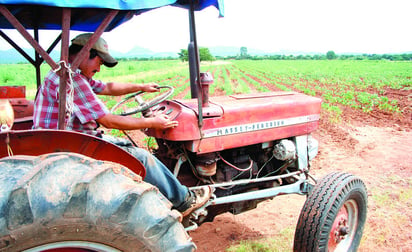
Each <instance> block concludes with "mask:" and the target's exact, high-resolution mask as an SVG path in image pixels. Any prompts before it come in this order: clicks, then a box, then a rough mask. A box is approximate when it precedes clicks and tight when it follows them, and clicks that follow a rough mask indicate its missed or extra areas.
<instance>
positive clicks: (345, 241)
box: [328, 199, 359, 251]
mask: <svg viewBox="0 0 412 252" xmlns="http://www.w3.org/2000/svg"><path fill="white" fill-rule="evenodd" d="M358 216H359V208H358V204H356V201H355V200H353V199H352V200H348V201H346V202H345V203H344V204H343V206H342V208H341V209H340V210H339V212H338V214H337V215H336V218H335V221H334V222H333V225H332V229H331V231H330V234H329V242H328V251H348V249H349V248H350V246H351V244H352V242H353V240H354V238H355V233H356V229H357V227H358V222H359V220H358Z"/></svg>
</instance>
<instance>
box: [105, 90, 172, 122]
mask: <svg viewBox="0 0 412 252" xmlns="http://www.w3.org/2000/svg"><path fill="white" fill-rule="evenodd" d="M158 88H159V90H160V89H168V90H167V91H166V92H163V93H161V94H159V95H157V96H155V97H153V98H152V99H149V100H146V99H144V98H143V96H144V94H146V93H147V92H144V91H139V92H136V93H133V94H130V95H127V96H126V97H125V98H123V99H122V100H121V101H120V102H118V103H117V104H116V105H114V106H113V108H112V109H111V110H110V113H112V114H114V115H122V116H127V115H132V114H136V113H139V112H142V113H143V115H148V114H151V113H147V112H148V110H149V109H151V108H152V107H154V106H156V105H158V104H159V103H161V102H162V101H164V100H166V99H167V98H168V97H169V96H170V95H172V93H173V91H174V89H173V87H170V86H160V87H158ZM136 104H137V105H136Z"/></svg>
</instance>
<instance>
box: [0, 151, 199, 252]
mask: <svg viewBox="0 0 412 252" xmlns="http://www.w3.org/2000/svg"><path fill="white" fill-rule="evenodd" d="M0 185H1V188H0V251H22V250H27V251H193V250H195V245H194V244H193V243H192V242H191V240H190V237H189V236H188V235H187V233H186V231H185V230H184V228H183V226H182V224H181V223H180V222H179V219H180V218H181V215H180V213H178V212H175V211H171V210H170V207H171V204H170V202H169V201H168V200H167V199H165V198H164V197H163V196H162V194H160V193H159V191H158V189H157V188H156V187H154V186H152V185H150V184H148V183H145V182H143V181H141V178H140V177H139V176H138V175H136V174H134V173H133V172H131V171H130V170H129V169H127V168H126V167H124V166H121V165H119V164H116V163H112V162H104V161H97V160H94V159H91V158H88V157H86V156H83V155H79V154H73V153H52V154H46V155H42V156H38V157H32V156H14V157H8V158H3V159H0Z"/></svg>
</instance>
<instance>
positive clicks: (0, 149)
mask: <svg viewBox="0 0 412 252" xmlns="http://www.w3.org/2000/svg"><path fill="white" fill-rule="evenodd" d="M53 152H73V153H78V154H82V155H85V156H88V157H91V158H93V159H97V160H103V161H111V162H114V163H118V164H121V165H124V166H126V167H127V168H129V169H130V170H132V171H133V172H134V173H136V174H137V175H139V176H141V177H142V178H144V177H145V175H146V169H145V167H144V166H143V164H142V163H141V162H140V161H139V160H138V159H136V158H135V157H134V156H133V155H131V154H130V153H128V152H127V151H125V150H123V149H122V148H120V147H118V146H117V145H115V144H112V143H109V142H107V141H104V140H103V139H101V138H98V137H94V136H91V135H88V134H84V133H79V132H74V131H68V130H44V129H41V130H22V131H13V130H12V131H8V132H2V133H0V158H3V157H7V156H10V155H31V156H39V155H43V154H47V153H53Z"/></svg>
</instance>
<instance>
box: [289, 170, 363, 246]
mask: <svg viewBox="0 0 412 252" xmlns="http://www.w3.org/2000/svg"><path fill="white" fill-rule="evenodd" d="M366 213H367V192H366V187H365V185H364V183H363V182H362V180H360V179H359V178H357V177H355V176H353V175H350V174H347V173H341V172H336V173H331V174H329V175H327V176H326V177H324V178H322V179H321V180H320V181H319V182H318V183H317V184H316V185H315V186H314V188H313V189H312V190H311V192H310V193H309V196H308V198H307V199H306V201H305V204H304V206H303V208H302V211H301V213H300V216H299V220H298V224H297V227H296V232H295V242H294V251H356V250H357V248H358V246H359V243H360V239H361V237H362V232H363V227H364V224H365V221H366Z"/></svg>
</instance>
